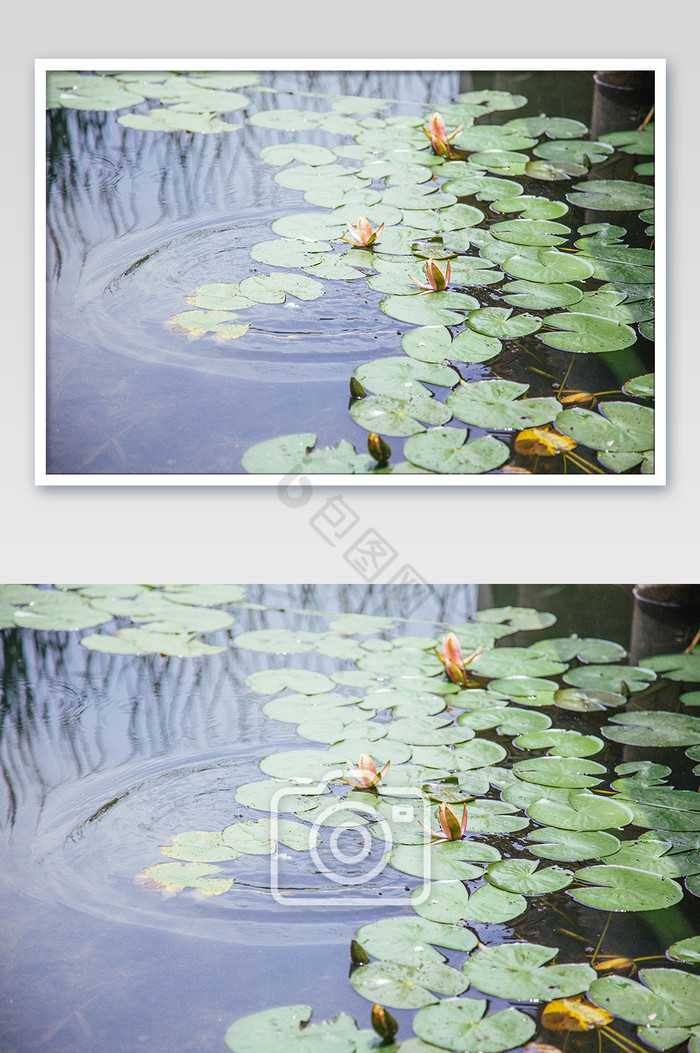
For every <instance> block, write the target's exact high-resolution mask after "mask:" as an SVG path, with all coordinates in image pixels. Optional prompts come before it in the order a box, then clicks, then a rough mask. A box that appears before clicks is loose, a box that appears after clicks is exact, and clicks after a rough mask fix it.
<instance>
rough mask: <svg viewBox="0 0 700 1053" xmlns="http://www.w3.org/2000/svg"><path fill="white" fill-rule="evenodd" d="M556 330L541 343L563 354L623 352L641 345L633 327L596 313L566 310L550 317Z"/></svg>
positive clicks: (545, 333)
mask: <svg viewBox="0 0 700 1053" xmlns="http://www.w3.org/2000/svg"><path fill="white" fill-rule="evenodd" d="M547 326H552V328H553V330H555V331H550V330H549V329H546V330H544V331H543V332H541V333H540V340H541V341H542V342H543V343H544V344H547V345H548V346H549V347H556V348H558V349H559V350H560V351H576V352H578V353H580V354H587V353H590V352H608V351H621V350H622V349H623V348H625V347H631V346H632V344H634V343H636V342H637V335H636V333H635V331H634V329H632V328H631V327H630V326H629V325H625V323H624V322H616V321H615V320H614V319H612V318H601V317H600V316H599V315H595V314H583V313H580V312H578V313H577V312H575V311H565V312H562V313H561V314H552V315H549V316H548V318H547Z"/></svg>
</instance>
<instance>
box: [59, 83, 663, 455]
mask: <svg viewBox="0 0 700 1053" xmlns="http://www.w3.org/2000/svg"><path fill="white" fill-rule="evenodd" d="M259 82H260V76H259V75H258V74H246V73H237V72H228V73H226V72H222V73H216V72H209V73H206V72H204V73H188V74H177V73H167V72H160V73H123V72H121V73H120V72H116V73H110V74H105V75H100V76H95V75H93V76H82V75H77V74H74V73H63V72H61V73H52V74H49V87H48V99H47V102H48V104H49V105H52V106H57V105H60V106H66V107H75V108H83V109H127V108H131V107H134V106H136V105H138V104H140V103H142V102H144V101H145V100H146V99H147V98H148V99H154V98H155V99H158V100H159V101H160V104H161V105H160V108H159V109H152V110H150V111H149V112H148V114H142V113H124V114H122V115H121V116H120V117H119V118H118V120H119V122H120V123H121V124H123V125H125V126H127V127H130V128H135V129H142V130H144V131H145V130H159V131H178V130H186V131H190V132H200V131H207V132H219V133H224V132H230V131H233V130H235V129H236V128H239V127H240V125H231V124H228V123H227V122H226V121H223V120H221V117H220V115H221V114H224V115H226V114H228V113H229V112H231V111H243V114H244V116H243V118H241V119H247V120H248V121H249V122H250V124H252V125H257V126H260V127H263V128H267V129H272V130H278V131H279V132H280V134H281V136H282V137H283V140H282V141H280V143H278V144H275V145H272V146H268V147H266V148H265V149H263V150H262V152H261V159H262V160H263V162H265V163H266V164H269V165H275V166H279V167H280V168H281V171H279V172H278V173H277V174H276V175H275V177H274V178H275V180H276V182H277V183H279V184H280V185H281V186H284V187H286V188H291V189H295V190H299V191H300V192H303V195H304V199H305V201H306V202H307V203H308V204H309V205H311V206H313V208H314V211H308V212H301V213H300V212H295V213H293V214H291V215H287V216H282V217H280V218H278V219H276V220H275V221H274V222H273V223H272V233H273V234H274V235H275V237H274V238H273V239H270V240H266V241H263V242H259V243H258V244H256V245H254V246H253V247H252V249H251V253H250V254H251V258H252V260H253V261H254V264H263V265H265V266H266V267H269V268H273V271H272V272H270V273H263V274H258V273H256V272H255V271H254V272H253V273H251V274H249V275H248V276H244V277H239V280H237V281H222V282H220V283H215V284H210V285H205V286H201V287H199V288H198V289H196V290H193V292H192V294H191V295H190V296H189V297H188V298H187V299H188V302H189V303H190V304H191V305H192V306H193V307H194V308H195V309H194V310H190V311H187V310H185V311H182V312H180V313H179V314H177V315H175V316H174V317H173V318H172V319H170V320H169V322H168V324H169V325H170V326H172V327H174V328H175V329H177V330H180V331H184V332H186V334H187V335H188V336H189V337H190V338H196V337H201V336H205V335H207V334H211V335H213V336H214V337H216V338H218V339H223V340H226V341H229V340H232V339H238V338H241V337H244V336H245V335H246V334H248V332H249V329H250V324H251V323H250V322H249V321H247V320H246V316H245V315H243V316H241V313H240V312H245V311H248V310H251V309H254V308H255V306H256V305H258V304H274V303H282V302H284V300H285V298H286V296H287V295H293V296H296V297H298V298H300V299H303V300H311V299H315V298H316V297H318V296H320V295H322V294H323V291H324V284H323V283H324V282H326V281H328V280H337V281H341V282H353V281H360V280H362V279H364V280H365V281H366V284H367V287H368V288H369V289H371V290H374V291H377V292H380V293H384V294H386V295H385V297H384V298H383V299H382V300H381V302H380V304H379V307H380V309H381V311H382V312H383V313H384V314H385V315H387V316H389V317H390V318H392V319H396V320H397V321H399V322H401V323H404V324H406V325H409V326H411V327H413V328H410V329H408V330H407V331H406V332H405V333H404V335H403V338H402V341H401V351H400V352H398V353H397V354H395V355H389V356H388V357H383V358H379V359H375V360H373V361H371V362H367V363H364V364H362V365H360V366H358V367H357V368H356V369H355V370H354V373H353V376H352V378H351V396H352V398H351V405H350V414H351V416H352V418H353V420H354V421H355V423H356V424H359V425H360V426H361V427H363V428H365V429H366V430H367V431H368V433H369V439H368V452H367V453H363V452H358V451H356V450H355V448H354V447H353V445H352V444H351V443H349V442H348V441H347V440H345V439H341V440H340V441H339V442H338V443H336V444H335V445H334V446H331V447H327V448H316V442H317V436H316V435H315V434H314V433H313V432H303V433H297V434H294V435H284V436H277V437H273V438H271V439H268V440H266V441H264V442H262V443H258V444H256V445H255V446H253V447H252V448H250V449H249V450H248V451H246V453H245V455H244V458H243V462H242V463H243V468H244V470H245V471H247V472H249V473H274V474H286V473H289V472H293V471H304V472H319V473H333V474H336V473H338V474H357V473H360V474H365V473H373V474H377V473H384V474H389V473H410V474H415V473H424V472H427V473H447V474H464V473H467V474H474V473H477V474H480V473H485V472H492V471H497V470H503V471H518V472H524V473H532V472H536V471H543V470H552V469H551V465H553V464H557V465H558V466H560V467H559V470H561V471H574V472H586V473H591V472H598V473H604V474H605V473H620V472H628V471H634V472H636V471H641V472H642V473H643V474H653V472H654V454H653V449H654V423H653V422H654V411H653V397H654V375H653V373H640V374H638V375H634V365H636V364H638V361H639V360H638V359H637V358H636V357H633V358H632V359H631V362H632V363H633V365H632V372H630V365H629V363H627V362H626V363H625V364H624V365H622V366H621V367H620V370H619V372H620V378H619V382H620V386H619V389H615V390H612V391H606V392H589V391H581V390H578V389H577V388H576V387H571V388H567V387H566V380H567V378H568V376H569V372H570V369H571V366H572V364H573V359H574V358H576V356H577V355H580V354H596V353H597V354H606V355H607V354H610V353H615V352H621V351H624V350H625V349H628V348H633V347H634V346H635V344H637V342H638V339H639V337H640V336H641V337H642V338H644V339H646V340H653V339H654V324H653V318H654V300H653V290H654V286H653V280H654V272H653V255H654V254H653V251H652V249H651V248H650V247H639V246H632V245H631V244H629V242H631V241H632V240H634V235H633V234H632V233H630V232H629V231H628V230H627V228H626V227H624V226H620V225H618V224H611V223H608V222H598V223H590V222H588V223H586V222H580V221H579V220H577V219H572V221H570V222H569V223H567V222H566V221H565V217H566V216H568V215H569V214H571V216H572V217H575V216H576V215H581V216H582V215H583V211H584V210H585V212H586V213H588V212H590V211H593V212H595V211H600V212H601V213H602V214H603V215H604V216H607V215H608V214H609V213H611V212H615V213H623V214H624V213H630V212H631V213H633V214H634V216H638V217H639V218H640V220H641V221H642V223H644V224H646V225H647V226H646V234H647V236H648V237H649V238H651V237H652V235H653V203H654V192H653V187H652V186H650V185H649V184H648V183H645V182H642V181H640V178H641V179H642V180H643V179H644V178H647V177H650V176H652V175H653V162H649V161H644V162H642V163H640V164H637V165H636V166H635V167H634V172H633V173H632V175H633V178H632V179H628V178H619V179H618V178H614V179H606V178H598V177H597V174H596V168H597V167H598V166H601V168H602V167H604V168H607V167H608V166H609V165H610V164H611V163H612V162H614V161H615V160H616V159H617V158H619V157H624V156H625V155H634V156H653V149H654V146H653V124H652V123H650V122H648V123H645V125H644V126H643V127H642V128H640V129H633V130H630V131H623V132H615V133H611V134H609V135H605V136H602V137H601V139H600V140H599V141H592V140H590V139H587V138H585V136H586V135H587V134H588V129H587V128H586V126H585V125H584V124H582V123H581V122H579V121H575V120H570V119H567V118H560V117H551V116H539V117H528V118H517V117H516V118H514V119H510V120H507V121H505V123H503V124H500V125H497V124H492V123H488V124H478V123H476V122H478V120H479V119H480V118H486V117H488V119H489V120H492V118H493V114H494V113H495V112H498V111H506V112H507V111H510V110H513V109H518V108H520V107H522V106H523V105H524V104H525V103H526V101H527V100H526V99H525V97H524V96H521V95H513V94H511V93H509V92H499V91H488V90H486V91H476V92H467V93H463V94H461V95H459V96H458V98H457V101H456V102H454V103H452V104H449V105H446V106H443V107H442V108H441V112H440V113H439V114H438V113H434V114H432V116H431V115H429V114H428V113H426V112H425V110H424V108H421V112H420V113H419V114H418V115H398V116H387V117H381V116H377V114H380V113H382V112H383V111H384V110H386V109H387V108H388V105H389V104H388V103H387V102H384V101H383V100H381V99H370V100H368V99H362V98H347V97H333V98H332V99H330V100H329V107H330V108H329V110H328V111H327V112H316V111H304V110H295V109H288V108H280V109H278V108H270V109H261V110H258V111H257V112H253V113H251V114H249V113H248V107H249V104H250V102H251V100H250V97H249V96H248V95H242V94H240V92H239V91H238V89H239V88H243V87H245V88H247V89H249V91H250V94H253V93H255V92H258V93H259V92H262V91H267V92H269V93H270V94H272V95H274V92H273V91H271V89H267V88H264V87H263V86H262V85H261V84H260V83H259ZM298 94H299V96H300V97H302V96H303V95H304V94H307V95H311V94H315V95H317V96H318V95H319V93H310V92H307V93H303V92H299V93H298ZM321 97H323V96H321ZM350 115H353V116H350ZM315 130H322V131H324V132H326V133H329V134H331V135H337V136H339V137H342V138H343V139H344V140H345V141H344V142H342V143H341V144H340V145H338V146H335V147H333V148H332V149H329V148H327V147H325V146H320V145H317V144H315V143H309V142H305V141H298V142H295V141H290V138H289V133H290V132H309V131H315ZM348 140H351V141H348ZM576 180H579V181H578V182H577V181H576ZM559 186H563V187H564V192H563V193H559V192H558V188H559ZM577 210H580V211H577ZM501 217H505V218H501ZM348 230H349V232H350V236H348ZM279 268H285V270H283V271H280V270H279ZM300 271H301V272H302V273H301V274H300V273H298V272H300ZM496 287H498V288H496ZM467 290H468V291H467ZM248 339H251V336H249V337H248ZM541 345H544V348H542V347H541ZM544 349H553V350H554V351H560V352H562V353H564V354H563V355H562V356H561V357H560V358H559V359H557V356H556V355H552V350H548V351H547V352H546V355H543V354H542V351H543V350H544ZM397 351H398V349H397ZM568 353H571V356H570V355H569V354H568ZM526 363H527V364H528V365H529V366H532V365H533V364H534V368H535V374H538V375H539V376H540V377H543V378H544V380H543V381H542V380H538V384H539V386H540V388H541V389H542V384H544V390H545V391H546V390H547V389H548V390H549V391H550V392H551V394H542V393H540V394H538V395H534V396H533V394H531V393H530V388H531V383H529V382H520V381H518V382H516V381H513V380H510V379H507V378H506V376H504V373H505V374H508V375H510V374H512V372H513V368H514V366H515V367H516V368H520V367H522V369H523V372H525V371H526ZM464 367H467V369H468V372H469V374H470V375H476V376H481V377H484V374H487V376H485V377H484V379H465V377H464V376H463V373H464ZM469 367H476V369H474V370H469ZM527 375H528V377H530V374H527ZM434 389H437V391H436V390H434ZM601 396H613V397H606V398H603V400H602V401H599V399H600V397H601ZM451 421H454V422H458V423H457V424H456V425H455V424H454V423H453V424H450V422H451ZM462 424H464V425H466V427H461V425H462ZM447 425H449V426H447ZM474 429H478V431H479V432H486V433H487V434H481V435H480V436H477V437H474V436H473V435H472V432H473V430H474ZM491 433H494V434H491ZM497 436H502V437H497ZM509 438H512V440H513V442H512V444H511V443H509V442H507V441H504V439H509ZM387 439H391V440H396V439H405V442H404V445H403V457H404V459H403V460H401V459H397V458H396V457H394V458H393V460H392V450H391V446H390V444H389V443H388V442H387V441H386V440H387ZM577 447H580V448H581V450H577ZM581 451H583V452H581ZM514 455H515V456H514ZM556 458H559V460H558V461H557V460H556ZM547 465H549V466H550V467H549V468H547V467H546V466H547Z"/></svg>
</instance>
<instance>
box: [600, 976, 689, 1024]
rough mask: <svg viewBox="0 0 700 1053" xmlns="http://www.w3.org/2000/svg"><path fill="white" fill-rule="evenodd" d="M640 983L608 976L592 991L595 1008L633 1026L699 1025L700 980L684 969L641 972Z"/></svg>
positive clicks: (601, 979)
mask: <svg viewBox="0 0 700 1053" xmlns="http://www.w3.org/2000/svg"><path fill="white" fill-rule="evenodd" d="M639 976H640V978H641V980H642V981H643V983H638V982H637V981H636V980H632V979H630V978H628V977H624V976H605V977H601V978H600V979H598V980H596V981H594V983H592V984H591V988H590V991H589V995H590V998H591V1000H592V1001H593V1002H595V1004H596V1005H598V1006H601V1007H602V1008H603V1009H607V1010H609V1011H610V1012H612V1013H614V1014H615V1016H618V1017H621V1018H622V1019H623V1020H629V1021H631V1022H632V1023H634V1024H640V1025H642V1026H644V1025H651V1026H653V1027H692V1026H694V1025H695V1024H698V1023H700V977H698V976H695V975H693V974H691V973H687V972H684V971H683V970H681V969H641V970H640V972H639Z"/></svg>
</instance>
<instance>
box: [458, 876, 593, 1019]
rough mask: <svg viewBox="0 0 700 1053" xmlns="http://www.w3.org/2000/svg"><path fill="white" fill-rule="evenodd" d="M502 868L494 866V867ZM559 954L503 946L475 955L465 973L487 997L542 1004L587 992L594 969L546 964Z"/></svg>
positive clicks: (523, 946)
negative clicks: (492, 996) (553, 999)
mask: <svg viewBox="0 0 700 1053" xmlns="http://www.w3.org/2000/svg"><path fill="white" fill-rule="evenodd" d="M503 865H504V864H500V863H494V867H499V866H503ZM536 865H537V864H533V867H534V866H536ZM490 869H491V868H489V870H490ZM554 869H556V868H554V867H550V870H554ZM556 953H557V948H556V947H544V946H541V945H540V944H536V943H504V944H501V945H500V946H497V947H485V948H483V949H482V950H479V951H477V952H476V954H472V955H471V957H470V958H468V959H467V961H466V962H465V964H464V965H463V966H462V971H463V972H464V974H465V975H466V977H467V979H468V980H469V983H470V984H471V985H472V986H473V987H476V988H478V990H479V991H483V992H484V994H488V995H494V996H496V997H498V998H510V999H513V1000H515V1001H518V1002H534V1001H538V1002H543V1001H546V1000H550V999H552V998H566V997H567V996H569V995H574V994H579V993H580V992H582V991H586V990H587V989H588V987H589V985H590V984H591V983H592V982H593V981H594V980H595V978H596V972H595V969H592V968H591V967H590V965H584V964H577V965H547V964H546V963H547V962H549V961H551V960H552V958H553V957H554V956H555V954H556Z"/></svg>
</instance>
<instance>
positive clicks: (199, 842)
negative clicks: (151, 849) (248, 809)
mask: <svg viewBox="0 0 700 1053" xmlns="http://www.w3.org/2000/svg"><path fill="white" fill-rule="evenodd" d="M161 851H162V852H163V854H164V855H166V856H170V857H171V858H172V859H185V860H188V861H189V862H192V863H219V862H221V861H222V860H224V859H235V858H236V856H237V855H238V854H239V853H238V852H236V851H235V850H234V849H232V848H231V846H230V845H227V844H226V842H225V841H224V840H223V839H222V837H221V831H220V830H216V831H211V830H188V831H187V832H185V833H182V834H177V835H176V836H175V837H174V838H173V840H172V844H169V845H161Z"/></svg>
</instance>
